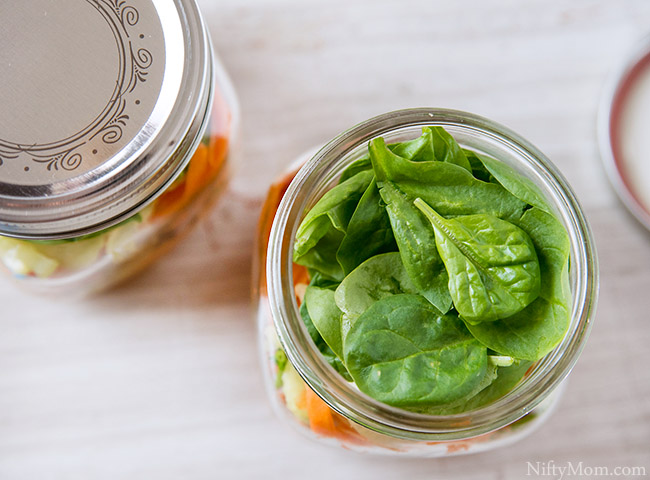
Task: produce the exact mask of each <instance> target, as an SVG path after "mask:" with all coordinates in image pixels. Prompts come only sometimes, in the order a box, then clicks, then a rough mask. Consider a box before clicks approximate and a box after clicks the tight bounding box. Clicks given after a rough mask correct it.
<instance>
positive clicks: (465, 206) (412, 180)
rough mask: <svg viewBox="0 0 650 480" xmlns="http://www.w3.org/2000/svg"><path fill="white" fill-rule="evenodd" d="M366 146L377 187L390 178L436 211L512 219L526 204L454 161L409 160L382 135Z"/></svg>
mask: <svg viewBox="0 0 650 480" xmlns="http://www.w3.org/2000/svg"><path fill="white" fill-rule="evenodd" d="M368 148H369V151H370V159H371V161H372V165H373V168H374V171H375V175H376V177H377V185H378V186H379V189H380V191H382V189H383V188H384V185H385V184H386V183H387V182H392V183H393V185H394V186H395V187H396V188H397V189H399V190H400V191H401V192H402V193H403V194H405V195H406V196H407V197H408V198H409V199H410V201H411V202H412V201H413V200H415V199H416V198H418V197H420V198H422V199H423V200H424V201H425V202H427V203H428V204H429V205H430V206H431V207H432V208H433V209H435V210H436V211H437V212H438V213H439V214H440V215H443V216H456V215H471V214H476V213H487V214H490V215H494V216H495V217H499V218H501V219H505V220H514V219H518V218H520V217H521V214H522V213H523V211H524V209H525V208H526V203H525V202H523V201H522V200H519V199H518V198H516V197H515V196H514V195H512V194H511V193H510V192H508V191H507V190H506V189H505V188H503V187H502V186H501V185H498V184H495V183H486V182H482V181H481V180H477V179H476V178H474V176H473V175H472V174H471V173H470V172H469V171H467V170H466V169H465V168H463V167H459V166H458V165H454V164H451V163H446V162H438V161H432V162H413V161H410V160H408V159H406V158H403V157H400V156H399V155H395V154H394V153H393V152H391V151H390V150H389V149H388V148H387V147H386V145H385V143H384V140H383V139H382V138H376V139H374V140H372V141H371V142H370V144H369V147H368ZM382 197H383V195H382ZM386 203H388V202H386ZM398 243H399V242H398Z"/></svg>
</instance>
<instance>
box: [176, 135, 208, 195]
mask: <svg viewBox="0 0 650 480" xmlns="http://www.w3.org/2000/svg"><path fill="white" fill-rule="evenodd" d="M209 173H210V165H209V164H208V147H207V145H205V144H203V143H200V144H199V147H198V148H197V149H196V152H194V155H193V156H192V159H191V160H190V163H189V165H188V167H187V174H186V175H185V194H184V195H183V200H189V199H190V198H192V197H193V196H194V194H196V192H198V191H199V190H200V189H201V187H203V186H204V185H206V184H207V183H208V182H209V181H210V180H211V179H210V175H209Z"/></svg>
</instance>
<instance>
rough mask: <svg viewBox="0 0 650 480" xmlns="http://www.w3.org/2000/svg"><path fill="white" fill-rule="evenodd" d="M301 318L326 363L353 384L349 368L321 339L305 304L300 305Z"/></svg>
mask: <svg viewBox="0 0 650 480" xmlns="http://www.w3.org/2000/svg"><path fill="white" fill-rule="evenodd" d="M300 316H301V317H302V321H303V323H304V324H305V327H307V332H309V336H310V337H311V339H312V340H313V342H314V343H315V344H316V348H318V351H319V352H320V353H321V355H323V358H324V359H325V361H326V362H327V363H329V364H330V365H331V366H332V368H333V369H334V370H336V371H337V372H338V373H339V374H340V375H341V376H342V377H343V378H345V379H346V380H347V381H349V382H351V381H352V377H350V374H349V373H348V370H347V368H345V365H343V362H342V361H341V359H340V358H339V357H338V356H337V355H336V354H335V353H334V351H333V350H332V349H331V348H330V346H329V345H328V344H327V343H326V342H325V340H323V337H321V335H320V333H319V332H318V329H317V328H316V326H315V325H314V322H313V321H312V319H311V317H310V316H309V311H308V310H307V305H306V303H305V302H303V303H302V305H300Z"/></svg>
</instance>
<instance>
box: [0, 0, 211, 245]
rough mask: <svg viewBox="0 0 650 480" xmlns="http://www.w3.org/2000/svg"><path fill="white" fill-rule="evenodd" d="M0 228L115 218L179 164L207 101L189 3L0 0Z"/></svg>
mask: <svg viewBox="0 0 650 480" xmlns="http://www.w3.org/2000/svg"><path fill="white" fill-rule="evenodd" d="M0 18H2V22H0V45H2V46H3V48H2V49H1V50H0V105H2V106H3V115H2V116H0V234H3V235H12V236H19V237H27V238H52V237H61V236H74V235H77V234H80V233H82V232H84V233H85V232H90V231H96V230H99V229H101V228H105V227H107V226H110V224H114V223H116V222H118V221H120V219H121V218H124V217H125V216H128V215H130V214H132V213H133V212H134V211H135V210H137V209H138V208H140V207H142V206H143V205H144V204H145V203H146V202H147V201H150V197H151V196H152V195H155V194H156V193H157V192H158V191H160V190H161V189H162V188H164V186H165V185H167V184H169V182H171V181H172V180H173V177H174V176H175V175H176V174H177V173H178V172H179V171H180V170H181V169H182V167H183V165H184V162H185V161H186V160H187V157H188V156H189V154H191V152H192V151H193V149H194V147H195V146H196V144H197V143H198V140H197V138H196V137H197V136H198V135H199V133H200V131H201V129H202V128H203V127H204V124H205V116H206V115H207V110H208V104H209V102H210V84H211V82H210V80H211V75H212V70H211V54H210V52H211V50H210V46H209V40H208V36H207V32H206V31H205V28H204V26H203V23H202V21H201V18H200V15H199V12H198V9H197V7H196V5H195V3H194V1H193V0H66V1H65V2H56V1H52V0H29V1H28V2H0Z"/></svg>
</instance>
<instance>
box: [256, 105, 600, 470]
mask: <svg viewBox="0 0 650 480" xmlns="http://www.w3.org/2000/svg"><path fill="white" fill-rule="evenodd" d="M424 126H442V127H444V128H445V129H446V130H447V131H448V132H449V133H450V134H451V135H452V136H453V137H454V138H455V139H456V141H457V142H458V143H459V144H460V145H461V146H462V147H464V148H468V149H471V150H474V151H477V152H479V153H483V154H486V155H489V156H491V157H493V158H496V159H499V160H500V161H502V162H505V163H506V164H508V165H510V166H511V167H513V168H514V169H515V170H517V171H518V172H519V173H520V174H522V175H524V176H525V177H527V178H529V179H530V180H532V181H533V182H534V183H535V184H536V185H537V186H538V187H539V188H540V189H541V191H542V192H543V193H544V195H545V196H546V198H547V201H548V202H549V204H550V205H552V206H553V208H554V209H555V211H556V214H557V217H558V218H559V219H560V221H561V222H562V223H563V224H564V226H565V228H566V230H567V232H568V235H569V237H570V242H571V252H570V283H571V290H572V294H573V305H572V314H571V322H570V327H569V330H568V333H567V334H566V336H565V337H564V339H563V340H562V341H561V342H560V344H559V345H558V346H557V347H556V348H555V349H554V350H553V351H552V352H551V353H549V354H548V355H546V356H545V357H544V358H542V359H541V360H539V361H537V362H536V363H535V364H533V366H531V367H530V368H529V370H528V371H527V372H526V374H525V375H524V378H523V379H522V380H521V381H520V382H519V383H518V384H517V385H516V386H515V387H514V388H513V389H512V390H511V391H510V392H509V393H507V394H506V395H505V396H503V397H502V398H500V399H498V400H496V401H494V402H493V403H491V404H488V405H485V406H483V407H480V408H478V409H476V410H473V411H468V412H465V413H459V414H454V415H445V416H433V415H423V414H418V413H412V412H409V411H405V410H402V409H398V408H394V407H391V406H388V405H386V404H383V403H380V402H378V401H376V400H374V399H372V398H370V397H368V396H366V395H365V394H363V393H361V392H360V391H359V390H358V389H357V388H356V387H355V386H354V384H352V383H348V382H347V381H345V379H344V378H343V377H342V376H340V375H339V374H338V373H336V372H335V371H334V370H333V369H332V367H330V365H329V364H328V363H327V362H326V361H325V360H324V359H323V357H322V356H321V354H320V352H319V351H318V349H317V348H316V346H315V345H314V343H313V342H312V340H311V338H310V336H309V334H308V332H307V330H306V328H305V327H304V324H303V322H302V320H301V317H300V314H299V311H298V305H299V302H300V301H301V296H302V295H303V294H304V290H305V288H306V286H307V283H308V282H309V279H308V277H307V272H306V270H305V269H304V267H301V266H299V265H296V264H293V262H292V255H293V253H292V252H293V243H294V239H295V235H296V229H297V227H298V225H299V223H300V221H301V219H302V218H303V217H304V215H305V212H306V211H307V210H308V209H309V208H310V207H311V206H312V205H314V203H315V202H316V201H317V200H318V199H319V198H320V197H321V196H322V195H323V194H324V192H326V191H327V190H328V189H330V188H331V187H332V186H333V185H335V184H336V181H337V179H338V177H339V176H340V174H341V172H342V171H343V170H344V169H345V167H346V166H348V165H350V163H352V162H353V161H354V160H356V159H358V158H359V157H360V156H362V155H363V154H364V153H365V152H366V149H367V145H368V142H369V141H370V140H371V139H373V138H375V137H378V136H382V137H384V139H385V140H386V143H393V142H399V141H404V140H410V139H413V138H415V137H418V136H419V135H420V132H421V129H422V127H424ZM300 165H302V166H301V167H300ZM293 167H294V168H293V169H292V170H290V171H289V172H287V173H286V175H285V176H284V177H282V178H280V179H279V180H278V182H277V183H275V184H274V185H273V186H272V187H271V189H270V191H269V194H268V197H267V200H266V203H265V205H264V208H263V211H262V215H261V219H260V223H259V230H258V246H257V249H256V256H257V259H256V261H255V263H254V265H255V267H256V271H255V274H254V294H255V298H256V300H257V322H258V335H259V347H260V351H261V359H262V368H263V374H264V377H265V380H266V386H267V389H268V393H269V396H270V398H271V401H272V403H273V405H274V408H275V410H276V411H277V412H278V414H279V415H280V416H281V417H282V418H283V419H285V420H286V421H287V422H289V423H290V424H292V425H294V426H296V427H297V428H299V429H300V430H301V431H302V432H305V433H306V434H308V435H309V436H311V437H313V438H317V439H319V440H321V441H323V442H325V443H329V444H331V445H339V446H342V447H345V448H348V449H352V450H358V451H365V452H372V453H392V454H400V455H413V456H426V457H440V456H447V455H454V454H461V453H470V452H479V451H484V450H488V449H492V448H494V447H496V446H500V445H505V444H508V443H511V442H514V441H516V440H517V439H518V438H521V437H522V436H524V435H527V434H528V433H530V432H531V431H532V430H534V429H535V427H537V426H538V425H540V424H541V423H542V422H543V421H544V420H545V418H547V416H548V415H549V413H550V412H551V411H552V408H553V406H554V405H556V403H557V399H558V396H559V392H560V391H561V387H562V385H563V383H562V382H563V380H564V379H565V377H566V376H567V375H568V373H569V371H570V370H571V368H572V367H573V365H574V364H575V362H576V360H577V358H578V356H579V354H580V352H581V350H582V348H583V346H584V344H585V341H586V339H587V336H588V333H589V330H590V327H591V323H592V322H591V318H592V315H593V312H594V308H595V304H596V295H597V283H598V282H597V275H598V272H597V262H596V253H595V250H594V245H593V242H592V236H591V232H590V230H589V227H588V225H587V222H586V219H585V217H584V214H583V212H582V210H581V208H580V206H579V204H578V201H577V200H576V197H575V195H574V194H573V192H572V191H571V188H570V187H569V186H568V184H567V182H566V180H565V179H564V178H563V177H562V175H561V174H560V173H559V172H558V170H557V169H556V168H555V166H553V164H552V163H551V162H550V161H549V160H548V159H547V158H546V157H545V156H544V155H543V154H542V153H541V152H540V151H539V150H537V149H536V148H535V147H534V146H532V145H531V144H530V143H528V142H527V141H525V140H524V139H522V138H521V137H519V136H518V135H517V134H515V133H514V132H511V131H510V130H508V129H506V128H504V127H502V126H500V125H498V124H495V123H494V122H492V121H490V120H486V119H484V118H481V117H478V116H475V115H471V114H468V113H463V112H458V111H452V110H440V109H412V110H401V111H397V112H392V113H387V114H384V115H380V116H378V117H375V118H372V119H370V120H368V121H366V122H363V123H361V124H360V125H357V126H356V127H354V128H352V129H350V130H348V131H346V132H344V133H343V134H341V135H339V136H338V137H336V138H335V139H333V140H332V141H330V142H329V143H328V144H327V145H325V146H324V147H323V148H322V149H320V150H319V151H318V152H317V153H316V154H315V155H313V156H311V155H307V156H305V157H303V158H302V159H299V160H298V162H297V164H295V165H293ZM280 367H281V368H280ZM280 371H281V372H282V373H281V374H279V372H280Z"/></svg>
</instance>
